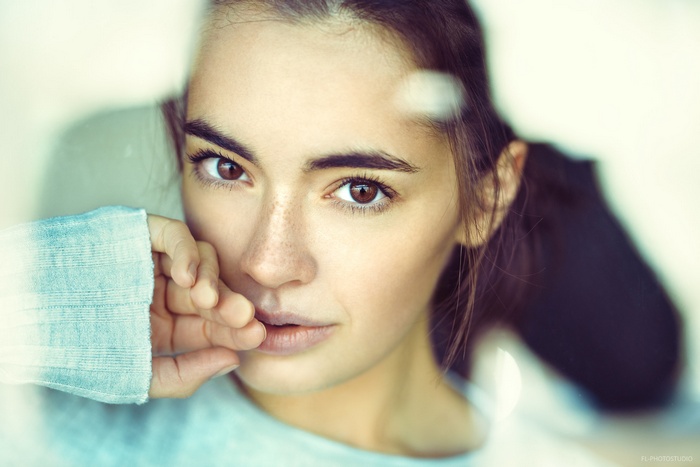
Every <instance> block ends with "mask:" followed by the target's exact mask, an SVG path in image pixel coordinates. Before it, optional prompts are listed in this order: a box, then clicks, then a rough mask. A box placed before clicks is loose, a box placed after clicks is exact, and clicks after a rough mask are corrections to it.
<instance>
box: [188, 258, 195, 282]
mask: <svg viewBox="0 0 700 467" xmlns="http://www.w3.org/2000/svg"><path fill="white" fill-rule="evenodd" d="M187 273H188V274H189V275H190V277H191V278H192V283H193V284H194V283H195V282H197V265H196V264H195V263H190V267H189V268H188V269H187Z"/></svg>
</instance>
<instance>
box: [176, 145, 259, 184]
mask: <svg viewBox="0 0 700 467" xmlns="http://www.w3.org/2000/svg"><path fill="white" fill-rule="evenodd" d="M187 159H188V160H189V162H190V163H191V164H192V165H194V171H193V172H192V173H193V175H194V176H195V177H196V178H197V181H199V182H200V183H202V184H203V185H204V186H206V187H212V188H224V189H228V190H229V191H230V190H233V189H234V188H236V187H237V186H238V185H239V184H240V183H244V182H239V181H237V180H217V179H215V178H212V177H210V176H208V175H205V174H203V173H202V162H204V161H205V160H207V159H224V160H226V161H229V162H231V163H232V164H236V165H238V166H239V167H241V166H240V164H238V163H237V162H236V161H234V160H233V159H231V158H230V157H226V156H225V155H223V154H222V153H220V152H218V151H215V150H213V149H200V150H199V151H197V152H195V153H194V154H187ZM241 169H243V167H241ZM243 170H244V171H245V169H243ZM246 173H248V172H246ZM249 176H250V175H249Z"/></svg>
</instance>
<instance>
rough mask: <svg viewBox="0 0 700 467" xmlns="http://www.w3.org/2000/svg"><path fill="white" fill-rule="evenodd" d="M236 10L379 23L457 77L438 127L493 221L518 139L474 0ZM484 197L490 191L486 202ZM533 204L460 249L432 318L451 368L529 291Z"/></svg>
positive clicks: (177, 113)
mask: <svg viewBox="0 0 700 467" xmlns="http://www.w3.org/2000/svg"><path fill="white" fill-rule="evenodd" d="M234 4H248V5H250V4H255V5H257V6H261V7H263V8H265V9H266V10H269V11H270V12H271V13H272V14H274V15H276V16H277V17H278V18H281V19H284V20H288V21H292V22H314V21H323V20H328V19H331V18H344V19H350V20H352V21H359V22H363V23H369V24H372V25H376V26H380V27H381V28H383V30H384V31H387V32H389V33H391V34H392V35H393V36H395V37H396V38H398V39H399V40H401V41H402V42H403V43H404V44H405V45H406V46H407V49H408V50H410V51H411V52H412V53H413V56H414V59H415V61H416V64H417V65H418V66H419V67H421V68H424V69H429V70H434V71H439V72H443V73H447V74H449V75H451V76H452V77H454V78H456V79H457V80H458V81H459V83H460V84H461V86H462V87H463V90H464V92H465V102H464V105H463V106H462V108H461V110H460V111H459V112H457V114H456V115H454V116H453V117H452V118H451V119H449V120H448V121H442V122H437V123H436V127H437V128H438V130H439V131H441V132H444V134H445V135H446V136H447V138H448V140H449V142H450V145H451V149H452V152H453V155H454V164H455V168H456V173H457V179H458V185H459V203H460V209H461V213H462V221H463V222H464V223H465V225H470V223H473V222H474V219H475V217H476V216H483V215H487V216H489V217H490V218H491V219H493V218H494V214H495V213H496V209H497V205H496V200H497V199H498V197H499V192H500V188H501V187H500V185H499V180H498V177H496V176H495V169H496V163H497V161H498V158H499V156H500V155H501V153H502V152H503V151H504V150H505V148H506V147H507V146H508V143H509V142H510V141H512V140H513V139H514V138H515V136H514V134H513V132H512V131H511V129H510V127H509V126H508V125H507V124H505V123H504V122H503V121H502V120H501V119H500V117H499V116H498V113H497V112H496V110H495V108H494V106H493V103H492V100H491V93H490V90H489V84H488V77H487V71H486V64H485V57H484V44H483V36H482V32H481V29H480V26H479V24H478V21H477V18H476V16H475V14H474V12H473V11H472V10H471V9H470V8H469V7H468V5H467V4H466V2H465V0H400V1H398V0H394V1H390V0H257V1H254V0H242V1H227V0H223V1H216V2H214V3H213V5H212V6H213V8H215V9H216V8H225V7H227V6H228V5H234ZM186 101H187V99H186V95H184V96H180V97H179V98H176V99H172V100H169V101H167V102H165V103H164V104H163V106H162V107H163V113H164V116H165V119H166V123H167V126H168V129H169V131H170V134H171V139H172V142H173V145H174V149H175V151H176V153H177V154H178V155H182V152H183V146H184V135H183V128H184V123H185V114H186ZM178 163H179V164H181V157H178ZM485 185H488V186H485ZM485 191H488V192H490V193H491V195H490V196H488V197H485V196H484V192H485ZM524 202H525V197H524V195H523V194H522V193H521V194H520V195H519V199H518V200H517V201H516V203H515V204H514V206H513V207H512V208H511V210H512V211H515V212H516V215H514V214H513V213H512V212H511V213H510V214H509V215H507V216H506V217H505V219H504V221H503V223H502V224H501V226H500V228H499V229H498V231H497V232H496V234H495V235H494V236H493V237H492V239H491V240H490V241H489V242H488V243H487V244H484V245H480V246H476V247H472V248H467V247H459V248H457V249H456V250H455V252H454V254H453V258H452V260H451V261H450V263H449V265H448V266H447V268H446V269H445V271H444V272H443V275H442V278H441V280H440V283H439V286H438V288H437V290H436V292H435V296H434V313H433V318H434V326H435V328H436V329H437V331H438V332H436V333H435V334H434V339H435V342H434V343H435V344H436V347H437V349H438V354H439V358H440V360H441V361H442V364H443V367H445V368H448V367H449V366H450V365H451V364H453V363H454V362H455V360H459V359H460V355H462V356H464V355H465V352H466V348H467V337H468V335H469V333H470V327H471V324H472V317H473V316H477V317H482V318H483V320H484V321H488V320H490V319H492V318H493V317H496V316H498V315H500V314H502V313H503V312H507V311H510V310H512V309H513V308H514V306H515V304H516V303H517V301H518V300H519V299H520V297H521V295H522V293H521V292H522V290H521V289H522V288H521V287H520V284H519V281H517V280H516V281H513V280H512V278H517V277H519V276H520V275H522V274H524V273H525V271H526V269H527V267H526V265H527V261H526V256H524V255H523V254H522V253H521V252H518V249H517V248H516V244H517V243H518V241H519V239H521V238H522V237H524V235H523V229H524V228H525V226H524V225H523V223H521V222H518V220H519V219H518V215H517V213H518V212H520V211H522V206H523V205H524ZM466 230H467V231H469V230H473V229H466ZM489 230H491V228H489ZM474 243H476V242H474ZM508 278H510V279H511V280H509V279H508ZM475 310H476V311H475Z"/></svg>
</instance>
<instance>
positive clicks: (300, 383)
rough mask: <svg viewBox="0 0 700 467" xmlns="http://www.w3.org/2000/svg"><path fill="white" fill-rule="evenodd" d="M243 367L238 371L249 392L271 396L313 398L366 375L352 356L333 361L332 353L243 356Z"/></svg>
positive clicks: (253, 352)
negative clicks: (330, 355) (351, 361)
mask: <svg viewBox="0 0 700 467" xmlns="http://www.w3.org/2000/svg"><path fill="white" fill-rule="evenodd" d="M239 356H240V359H241V365H240V366H239V367H238V369H237V370H236V371H235V374H236V376H237V377H238V379H239V380H240V381H241V382H242V383H243V384H244V385H245V386H246V387H248V388H251V389H253V390H255V391H259V392H264V393H267V394H276V395H289V396H293V395H302V394H309V393H314V392H318V391H322V390H325V389H329V388H331V387H334V386H338V385H340V384H342V383H344V382H347V381H349V380H352V379H353V378H355V377H357V376H358V375H359V374H361V373H362V372H363V370H362V368H354V367H353V366H352V365H349V363H350V360H349V359H348V357H349V355H346V356H345V357H344V358H341V359H333V358H329V355H328V353H326V352H324V353H320V354H319V353H316V352H311V353H305V354H300V355H294V356H285V357H279V356H272V355H266V354H263V353H261V352H256V351H247V352H239Z"/></svg>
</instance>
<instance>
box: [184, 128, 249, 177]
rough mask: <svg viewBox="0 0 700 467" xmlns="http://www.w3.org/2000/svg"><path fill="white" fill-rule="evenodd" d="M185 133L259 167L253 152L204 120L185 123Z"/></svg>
mask: <svg viewBox="0 0 700 467" xmlns="http://www.w3.org/2000/svg"><path fill="white" fill-rule="evenodd" d="M185 133H186V134H188V135H192V136H196V137H197V138H202V139H203V140H206V141H209V142H210V143H211V144H213V145H216V146H219V147H220V148H224V149H226V150H227V151H231V152H235V153H236V154H238V155H239V156H241V157H242V158H243V159H246V160H247V161H249V162H250V163H252V164H255V165H257V166H260V163H259V161H258V158H257V157H256V156H255V154H254V153H253V151H251V150H249V149H247V148H246V147H245V146H244V145H243V144H241V143H239V142H238V141H236V139H235V138H232V137H231V136H227V135H225V134H223V133H222V132H221V131H219V130H217V129H216V128H214V127H213V126H211V125H210V124H209V123H207V122H205V121H204V120H199V119H197V120H192V121H190V122H187V123H185Z"/></svg>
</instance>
